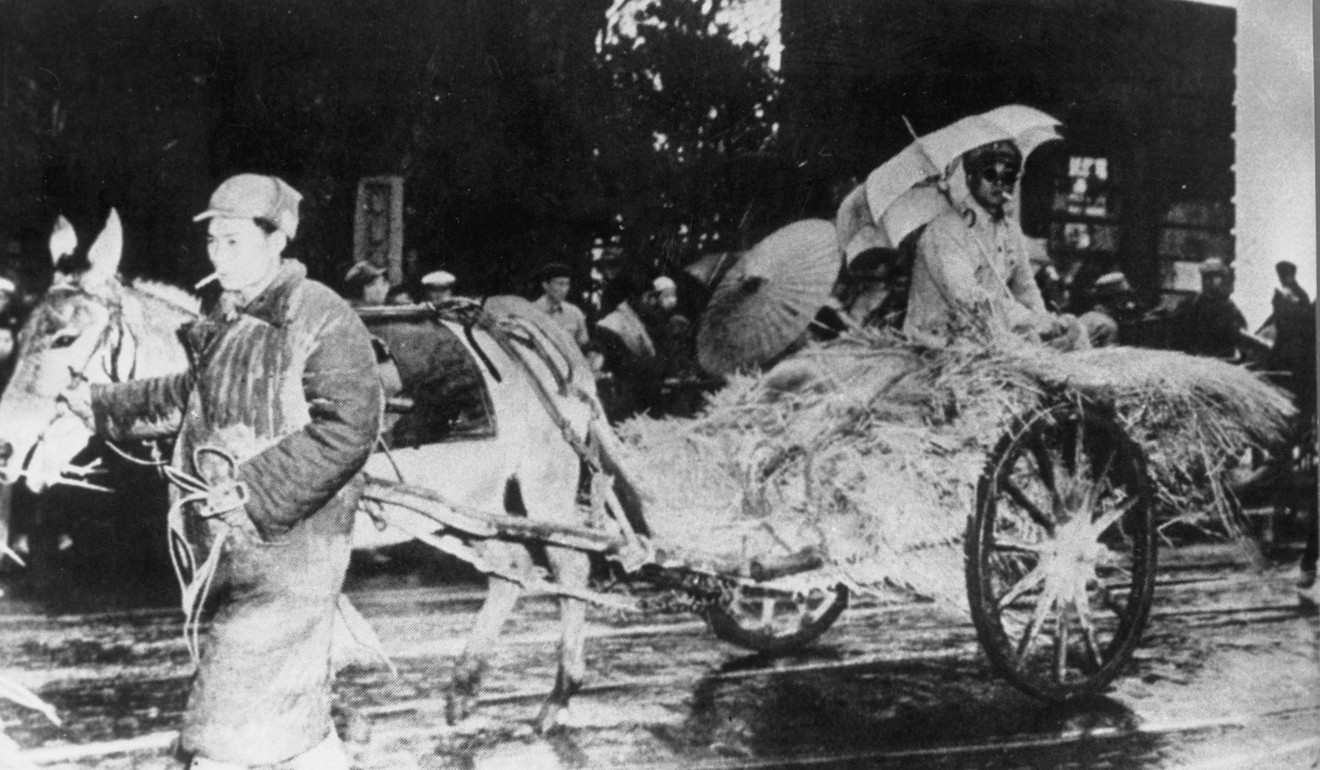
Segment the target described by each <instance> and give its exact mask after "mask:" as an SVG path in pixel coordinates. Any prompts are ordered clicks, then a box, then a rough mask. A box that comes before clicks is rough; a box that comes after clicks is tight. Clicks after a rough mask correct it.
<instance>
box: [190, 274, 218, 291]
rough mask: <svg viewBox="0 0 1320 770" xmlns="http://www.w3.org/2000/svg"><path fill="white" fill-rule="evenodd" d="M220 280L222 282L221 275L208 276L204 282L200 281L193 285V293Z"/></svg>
mask: <svg viewBox="0 0 1320 770" xmlns="http://www.w3.org/2000/svg"><path fill="white" fill-rule="evenodd" d="M218 280H220V274H219V273H211V274H210V275H208V276H206V277H205V278H203V279H202V280H200V281H198V282H197V283H195V284H193V291H197V290H198V289H200V288H202V287H203V286H206V285H207V284H209V283H211V282H213V281H218Z"/></svg>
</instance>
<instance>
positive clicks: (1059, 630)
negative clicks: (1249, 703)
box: [974, 408, 1154, 697]
mask: <svg viewBox="0 0 1320 770" xmlns="http://www.w3.org/2000/svg"><path fill="white" fill-rule="evenodd" d="M990 471H991V472H990V475H989V477H988V479H986V480H985V481H986V483H985V484H984V485H983V489H982V500H981V506H982V507H981V510H982V517H981V519H980V527H979V531H978V532H976V533H975V534H976V535H977V538H976V539H977V543H976V546H977V551H978V553H977V566H978V567H979V570H978V571H979V573H980V574H979V576H978V585H977V586H975V588H977V589H979V590H977V591H976V593H977V594H979V596H976V597H974V599H975V600H976V601H977V602H978V604H979V610H980V615H981V618H980V621H981V622H982V623H983V624H984V625H985V626H987V627H986V628H985V629H983V630H984V631H985V632H986V633H984V634H983V640H985V641H987V642H988V644H987V652H988V653H989V654H990V655H991V657H992V658H994V659H995V662H996V663H997V664H999V665H1000V667H1001V668H1002V669H1004V670H1005V672H1006V673H1007V674H1008V675H1009V677H1010V678H1011V679H1012V680H1013V681H1014V683H1016V684H1018V685H1019V686H1021V687H1024V688H1025V689H1027V690H1028V691H1030V692H1033V693H1035V694H1039V695H1044V696H1046V697H1069V696H1071V695H1075V694H1080V693H1083V692H1087V691H1092V690H1094V689H1096V688H1097V687H1098V686H1100V685H1102V684H1104V683H1105V682H1107V681H1108V680H1109V679H1111V678H1112V677H1113V675H1114V673H1116V671H1115V669H1117V668H1118V667H1119V666H1121V665H1122V664H1123V663H1124V662H1125V661H1126V658H1127V657H1128V656H1129V655H1130V654H1131V650H1132V649H1133V648H1134V647H1135V644H1136V642H1137V638H1136V637H1137V636H1138V635H1139V634H1140V630H1141V628H1142V627H1143V626H1144V624H1145V620H1146V615H1147V613H1148V611H1149V602H1150V594H1151V592H1153V589H1154V584H1153V578H1154V574H1153V572H1154V558H1153V557H1154V550H1153V548H1154V530H1153V527H1152V525H1151V522H1150V519H1149V510H1148V499H1147V493H1146V487H1145V482H1144V476H1143V474H1142V470H1141V465H1140V460H1139V455H1138V454H1137V450H1136V449H1135V447H1133V446H1132V445H1131V443H1130V442H1129V441H1128V440H1127V439H1126V437H1124V436H1122V435H1121V434H1120V433H1119V432H1118V431H1117V430H1116V428H1115V426H1114V425H1113V423H1112V422H1107V421H1103V420H1099V419H1096V418H1095V417H1094V416H1092V415H1089V414H1085V413H1081V412H1080V411H1079V410H1076V409H1073V408H1062V409H1056V410H1052V411H1049V412H1043V413H1041V414H1040V415H1037V416H1036V417H1034V418H1033V419H1031V420H1029V421H1027V422H1026V423H1025V424H1024V425H1023V426H1022V427H1021V428H1020V429H1019V430H1018V431H1016V432H1015V433H1014V434H1013V435H1011V436H1009V437H1008V438H1007V439H1006V440H1005V443H1004V444H1002V445H1001V447H1000V451H999V452H998V462H997V463H996V464H995V465H994V466H992V468H991V469H990ZM986 637H988V639H986Z"/></svg>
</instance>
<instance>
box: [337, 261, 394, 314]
mask: <svg viewBox="0 0 1320 770" xmlns="http://www.w3.org/2000/svg"><path fill="white" fill-rule="evenodd" d="M389 292H390V279H389V276H388V275H386V272H385V268H383V267H376V266H375V265H373V264H371V263H370V262H358V263H356V264H354V265H353V266H352V267H350V268H349V269H348V273H347V274H346V275H345V276H344V296H345V298H346V299H347V300H348V302H349V304H350V305H353V306H354V307H367V306H370V307H374V306H376V305H384V304H385V298H386V297H387V296H388V295H389Z"/></svg>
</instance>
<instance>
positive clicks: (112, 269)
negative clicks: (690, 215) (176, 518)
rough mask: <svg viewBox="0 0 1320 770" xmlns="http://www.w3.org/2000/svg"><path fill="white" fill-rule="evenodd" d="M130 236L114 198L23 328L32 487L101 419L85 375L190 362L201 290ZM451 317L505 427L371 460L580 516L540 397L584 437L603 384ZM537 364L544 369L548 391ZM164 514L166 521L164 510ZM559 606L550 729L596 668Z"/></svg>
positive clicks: (500, 506)
mask: <svg viewBox="0 0 1320 770" xmlns="http://www.w3.org/2000/svg"><path fill="white" fill-rule="evenodd" d="M76 243H77V239H76V235H74V233H73V228H72V227H71V226H69V224H68V223H67V222H66V221H64V220H63V218H61V220H60V222H59V224H57V226H56V229H55V231H54V232H53V233H52V236H51V256H52V258H53V259H54V260H55V261H56V263H57V265H58V264H59V263H60V260H61V258H62V257H64V256H66V255H68V254H71V253H72V252H73V251H74V248H75V247H76ZM122 243H123V235H122V229H121V227H120V223H119V218H118V216H117V214H116V213H115V212H114V211H111V213H110V216H109V218H108V220H107V222H106V226H105V228H104V229H103V230H102V232H101V234H100V235H99V236H97V238H96V240H95V242H94V243H93V244H92V246H91V247H90V249H89V251H88V257H87V261H88V263H89V265H90V267H89V268H87V269H86V270H85V271H82V272H80V273H77V274H59V275H57V278H56V281H55V283H54V284H53V285H52V287H51V289H50V291H48V292H47V293H46V295H45V296H44V297H43V298H42V300H41V301H40V302H39V303H38V304H37V306H36V307H35V308H34V309H33V311H32V313H31V315H30V317H29V319H28V321H27V323H26V324H25V325H24V327H23V330H22V333H21V335H20V347H19V354H18V355H19V359H18V363H17V366H16V367H15V369H14V373H13V376H12V378H11V380H10V384H9V387H8V389H7V390H6V391H5V392H4V394H3V398H0V469H3V471H4V474H5V477H6V478H7V479H9V480H10V481H13V480H16V479H18V478H20V477H21V478H23V479H24V480H25V481H26V483H27V485H28V486H29V488H31V489H32V490H33V491H34V492H40V491H41V490H43V489H45V488H46V487H47V486H49V485H50V484H51V483H54V482H56V481H57V480H58V479H59V478H60V475H61V472H62V471H64V470H66V469H67V467H68V464H69V462H70V460H71V459H72V458H73V457H74V456H75V455H76V454H77V453H79V452H80V451H82V450H83V449H84V448H85V447H86V446H87V444H88V441H89V440H90V439H91V438H92V433H91V430H90V428H89V427H88V426H87V425H85V424H84V423H83V422H82V421H81V420H80V419H79V418H78V417H76V416H75V415H74V414H72V413H71V412H69V411H68V410H67V409H65V408H63V407H62V404H61V403H60V402H59V400H58V396H59V395H60V393H61V392H62V391H64V390H65V389H67V388H68V387H70V385H71V384H72V382H73V381H74V380H75V379H77V378H86V379H87V380H90V381H91V382H114V381H122V380H127V379H134V378H145V377H153V376H157V375H162V374H168V373H172V372H177V371H182V370H184V369H185V368H186V366H187V360H186V357H185V353H184V349H183V346H182V344H181V342H180V340H179V337H178V330H179V327H180V326H181V325H182V324H183V323H186V322H187V321H189V320H191V319H193V318H195V317H196V314H197V307H198V303H197V301H196V300H195V299H194V298H192V297H191V295H188V294H187V293H186V292H183V291H181V290H179V289H176V288H173V287H169V286H162V285H158V284H150V283H147V282H125V281H122V280H121V279H120V278H118V277H117V271H118V268H119V261H120V252H121V250H122ZM454 328H455V329H456V330H458V331H459V333H458V334H456V335H455V336H456V337H457V339H458V340H460V341H461V342H462V344H463V345H464V347H465V348H466V349H467V352H468V354H469V355H472V356H473V358H474V359H475V360H478V361H481V362H483V368H482V375H483V379H484V380H485V385H486V388H487V390H488V392H489V394H490V401H491V406H492V407H493V411H494V416H495V421H496V424H497V426H498V430H497V431H496V435H495V436H494V437H493V438H488V439H482V440H471V441H453V442H447V443H440V444H429V445H423V446H419V447H414V448H403V449H395V450H392V451H391V452H390V455H389V456H388V457H387V456H385V455H383V454H380V453H378V454H374V455H373V456H372V457H371V459H370V460H369V462H368V465H367V472H368V473H370V474H372V475H375V476H380V477H385V478H391V477H395V475H396V473H397V474H400V475H401V476H402V479H403V480H404V481H406V482H407V483H410V484H414V485H420V486H426V487H429V488H431V489H433V490H435V491H437V492H439V493H441V494H442V495H443V496H444V497H446V498H448V499H449V500H452V501H455V502H457V503H461V504H464V505H467V506H470V507H471V508H474V509H477V510H485V511H495V512H500V511H507V512H510V513H513V512H514V511H513V510H507V509H519V508H521V511H525V513H526V515H527V516H528V517H529V518H531V519H535V520H540V521H546V522H553V523H558V524H581V523H582V514H581V513H580V511H579V508H578V506H577V489H578V481H579V471H580V462H581V459H580V457H579V455H578V453H577V450H575V449H574V448H573V447H572V446H570V444H569V443H568V442H567V441H566V440H565V436H564V433H563V431H562V429H561V424H560V423H559V422H557V421H556V420H555V419H554V418H552V416H551V415H550V414H549V413H548V411H547V409H546V407H545V406H544V405H543V403H542V401H541V399H542V397H543V396H544V395H545V394H546V393H547V392H548V393H550V394H552V395H553V397H554V400H555V404H556V406H557V407H558V411H559V412H560V419H562V420H564V421H566V422H567V425H568V427H569V429H570V430H571V432H572V433H573V434H575V435H576V436H577V437H578V438H579V439H584V440H585V438H586V436H587V433H588V430H589V424H590V421H591V420H592V418H593V408H594V407H593V404H592V402H593V400H594V390H588V391H585V392H584V391H583V390H581V389H579V390H576V391H575V392H577V393H578V394H579V397H578V398H573V397H568V396H566V395H564V389H563V388H561V387H558V383H556V381H555V373H554V372H552V371H551V368H550V366H549V365H548V364H547V362H545V361H543V360H541V359H540V358H538V357H536V356H530V357H524V356H517V359H518V360H515V359H514V357H512V356H510V355H509V352H510V351H509V350H508V349H506V348H505V347H502V346H501V345H500V344H498V343H499V341H498V340H495V339H494V338H493V336H492V335H491V334H490V333H489V332H488V331H486V330H484V329H483V328H481V327H480V326H475V327H472V328H470V329H463V328H462V327H457V326H454ZM468 335H471V336H468ZM472 341H474V342H475V344H476V346H477V347H478V348H480V351H479V352H478V351H476V350H474V348H473V344H472ZM589 376H590V375H589V372H583V373H582V374H581V375H578V376H575V377H574V384H575V385H577V386H578V387H579V388H581V386H583V385H585V386H586V388H588V389H590V388H592V387H593V385H592V383H591V381H590V379H585V381H584V379H583V378H589ZM533 377H536V378H539V380H540V387H541V391H540V392H539V393H538V392H537V390H536V389H537V388H538V383H537V382H536V381H533V379H532V378H533ZM547 384H549V385H548V386H547ZM6 464H7V467H6ZM511 490H516V493H515V494H511V493H510V491H511ZM518 498H521V499H520V500H519V499H518ZM413 518H414V519H415V518H416V517H415V516H414V517H413ZM359 519H360V520H359V522H358V524H357V526H356V527H355V532H354V545H355V547H379V546H382V545H387V544H391V543H399V542H404V541H406V540H408V539H410V536H409V535H408V534H407V533H404V532H400V531H399V530H398V529H396V528H388V529H386V530H384V531H382V530H381V529H380V528H379V527H377V526H375V521H374V520H369V519H366V518H365V517H364V516H363V515H359ZM161 526H165V522H164V517H163V516H162V520H161ZM481 549H482V556H483V558H484V559H485V561H486V563H487V564H488V565H490V566H492V567H495V568H497V569H500V570H504V571H505V574H508V575H522V574H532V570H531V555H530V554H529V552H528V550H527V548H524V547H521V546H516V545H511V544H505V543H499V542H496V541H486V542H484V543H483V544H482V546H481ZM545 552H546V556H547V560H548V562H549V566H550V571H551V573H552V575H553V577H554V579H555V582H556V583H557V584H558V585H559V586H560V587H562V588H563V589H564V590H565V591H578V592H581V591H582V590H584V589H585V586H586V581H587V578H588V572H589V562H588V558H587V556H586V554H584V553H581V552H578V551H573V550H569V549H566V548H546V549H545ZM521 590H522V587H521V586H520V585H519V584H518V583H517V582H514V581H511V580H508V579H503V578H500V577H492V578H491V580H490V586H489V590H488V592H487V596H486V601H485V603H484V604H483V605H482V607H481V610H480V612H479V613H478V615H477V618H476V621H475V623H474V626H473V629H472V633H471V635H470V636H469V638H468V640H467V643H466V645H465V646H464V648H463V652H462V654H461V656H460V658H459V660H458V662H457V663H456V665H455V668H454V672H453V679H452V688H451V691H450V693H449V702H448V705H449V707H448V709H447V717H448V718H449V720H450V721H451V722H452V721H456V720H458V719H461V718H464V717H466V716H467V715H468V714H469V713H470V711H471V709H472V708H473V707H474V706H475V704H476V696H477V691H478V689H479V687H480V682H481V678H482V674H483V672H484V670H485V668H486V666H487V660H488V658H489V655H490V653H491V651H492V648H493V645H494V642H495V640H496V638H497V637H498V635H499V633H500V630H501V628H502V626H503V624H504V621H505V620H506V618H507V617H508V615H509V614H510V613H511V612H512V610H513V608H514V605H515V604H516V602H517V600H518V597H519V595H520V593H521ZM560 615H561V622H562V635H561V638H560V643H559V673H558V676H557V677H556V682H555V686H554V689H553V691H552V692H551V694H550V696H549V698H548V700H547V701H546V703H545V706H544V708H543V709H542V710H541V715H540V718H539V720H538V727H540V728H541V729H543V730H544V729H549V728H551V727H553V726H554V725H555V724H556V723H557V720H558V718H559V716H560V715H561V713H562V709H563V708H564V707H566V706H567V703H568V700H569V698H570V697H571V695H572V694H573V693H574V692H575V691H576V690H578V689H579V688H580V687H581V683H582V680H583V677H584V675H585V660H584V643H585V628H584V625H585V606H584V603H583V602H582V601H581V600H580V599H574V598H569V597H566V596H562V595H561V597H560Z"/></svg>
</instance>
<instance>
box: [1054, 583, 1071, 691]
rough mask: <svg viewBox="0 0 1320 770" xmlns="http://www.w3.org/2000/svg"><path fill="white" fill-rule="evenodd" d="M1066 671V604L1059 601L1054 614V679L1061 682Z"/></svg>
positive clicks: (1065, 676) (1058, 682) (1065, 675)
mask: <svg viewBox="0 0 1320 770" xmlns="http://www.w3.org/2000/svg"><path fill="white" fill-rule="evenodd" d="M1067 673H1068V605H1067V604H1066V603H1064V602H1059V611H1058V613H1057V614H1056V615H1055V616H1054V681H1055V682H1056V683H1057V684H1063V682H1064V680H1065V679H1066V678H1067Z"/></svg>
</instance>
